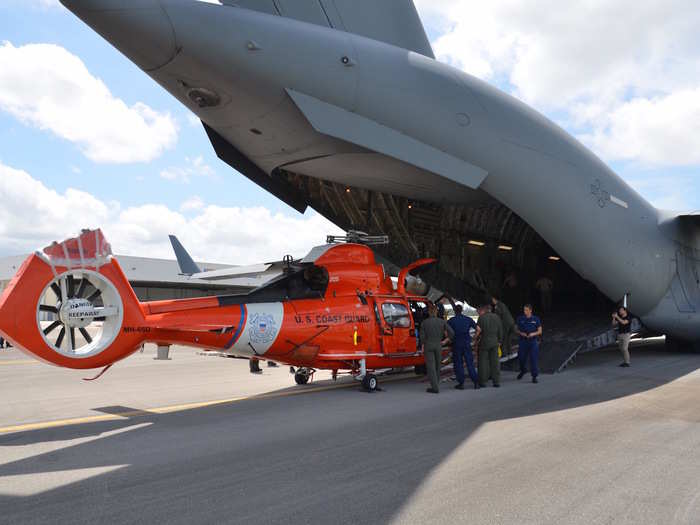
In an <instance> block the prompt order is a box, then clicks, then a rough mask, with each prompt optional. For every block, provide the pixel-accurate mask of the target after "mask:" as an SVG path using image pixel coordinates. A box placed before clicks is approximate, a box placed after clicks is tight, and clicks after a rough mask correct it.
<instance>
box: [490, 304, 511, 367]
mask: <svg viewBox="0 0 700 525" xmlns="http://www.w3.org/2000/svg"><path fill="white" fill-rule="evenodd" d="M491 304H492V305H493V311H494V313H496V314H497V315H498V317H500V318H501V324H503V355H508V354H510V351H511V348H512V341H513V334H515V320H514V319H513V314H511V313H510V309H509V308H508V306H506V303H504V302H502V301H500V300H499V299H498V298H497V297H491Z"/></svg>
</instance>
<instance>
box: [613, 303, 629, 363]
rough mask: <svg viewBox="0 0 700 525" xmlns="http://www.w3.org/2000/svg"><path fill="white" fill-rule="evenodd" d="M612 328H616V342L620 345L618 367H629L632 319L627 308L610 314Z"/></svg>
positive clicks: (621, 308)
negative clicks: (620, 360) (620, 361)
mask: <svg viewBox="0 0 700 525" xmlns="http://www.w3.org/2000/svg"><path fill="white" fill-rule="evenodd" d="M612 323H613V326H616V327H617V333H618V342H619V345H620V352H622V359H623V361H622V363H620V366H621V367H623V368H627V367H628V366H630V352H629V346H630V338H631V337H632V319H631V318H630V315H629V312H628V311H627V308H625V307H624V306H620V308H618V310H617V312H613V314H612Z"/></svg>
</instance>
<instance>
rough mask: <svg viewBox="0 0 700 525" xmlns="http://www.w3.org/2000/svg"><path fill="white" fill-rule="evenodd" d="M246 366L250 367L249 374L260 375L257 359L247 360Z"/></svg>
mask: <svg viewBox="0 0 700 525" xmlns="http://www.w3.org/2000/svg"><path fill="white" fill-rule="evenodd" d="M248 364H249V365H250V373H251V374H262V370H260V360H259V359H258V358H257V357H251V358H250V359H249V360H248Z"/></svg>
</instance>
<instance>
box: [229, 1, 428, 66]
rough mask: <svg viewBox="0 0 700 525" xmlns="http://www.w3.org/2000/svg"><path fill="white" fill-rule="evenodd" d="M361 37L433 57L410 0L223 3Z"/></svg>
mask: <svg viewBox="0 0 700 525" xmlns="http://www.w3.org/2000/svg"><path fill="white" fill-rule="evenodd" d="M222 3H223V4H231V5H238V6H240V7H244V8H246V9H253V10H255V11H261V12H264V13H268V14H274V15H279V16H284V17H287V18H293V19H295V20H300V21H302V22H308V23H311V24H316V25H320V26H325V27H331V28H333V29H338V30H340V31H346V32H348V33H354V34H356V35H361V36H365V37H368V38H372V39H374V40H379V41H381V42H386V43H387V44H392V45H395V46H398V47H402V48H404V49H409V50H411V51H415V52H416V53H420V54H421V55H425V56H427V57H430V58H435V56H434V55H433V49H432V48H431V47H430V42H429V41H428V37H427V36H426V34H425V29H424V28H423V24H422V23H421V20H420V17H419V16H418V12H417V11H416V7H415V5H413V0H223V1H222Z"/></svg>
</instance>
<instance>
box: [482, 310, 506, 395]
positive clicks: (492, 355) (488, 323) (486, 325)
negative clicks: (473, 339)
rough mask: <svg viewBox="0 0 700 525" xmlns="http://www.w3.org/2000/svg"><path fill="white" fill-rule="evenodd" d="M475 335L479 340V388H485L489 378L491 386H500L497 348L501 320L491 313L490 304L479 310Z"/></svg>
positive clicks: (501, 332) (501, 329) (499, 341)
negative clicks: (491, 380)
mask: <svg viewBox="0 0 700 525" xmlns="http://www.w3.org/2000/svg"><path fill="white" fill-rule="evenodd" d="M476 326H477V329H476V335H477V337H478V339H479V386H480V387H485V386H486V382H487V381H488V380H489V377H490V378H491V379H493V386H495V387H496V388H498V387H500V386H501V362H500V361H499V359H498V347H499V345H500V344H501V342H502V341H503V324H502V323H501V318H500V317H498V315H497V314H495V313H493V312H492V311H491V305H490V304H484V305H482V306H481V308H479V320H478V321H477V322H476Z"/></svg>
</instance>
